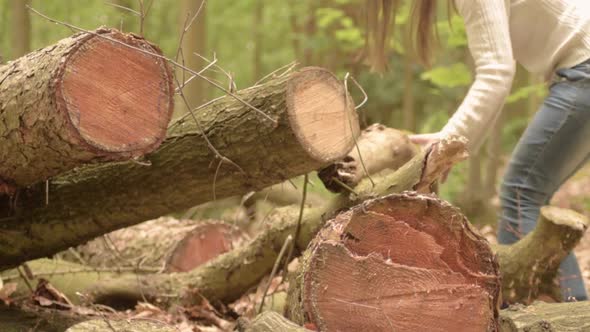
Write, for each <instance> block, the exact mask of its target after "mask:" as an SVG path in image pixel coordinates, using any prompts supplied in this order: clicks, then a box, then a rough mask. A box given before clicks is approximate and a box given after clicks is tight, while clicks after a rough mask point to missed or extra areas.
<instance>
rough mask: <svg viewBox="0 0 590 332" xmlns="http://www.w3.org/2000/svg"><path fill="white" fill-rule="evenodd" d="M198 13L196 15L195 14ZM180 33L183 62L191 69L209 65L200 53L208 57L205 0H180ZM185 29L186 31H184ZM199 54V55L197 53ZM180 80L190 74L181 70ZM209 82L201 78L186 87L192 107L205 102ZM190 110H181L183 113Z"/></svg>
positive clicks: (181, 59)
mask: <svg viewBox="0 0 590 332" xmlns="http://www.w3.org/2000/svg"><path fill="white" fill-rule="evenodd" d="M195 15H196V16H195ZM179 23H180V29H179V31H181V32H180V33H181V34H183V36H182V46H181V52H180V59H179V61H180V62H181V63H184V65H185V66H186V67H188V68H190V69H193V70H196V71H199V70H200V69H202V68H203V67H205V66H206V65H207V62H206V61H205V60H203V59H202V58H201V57H199V55H201V56H204V57H207V4H206V1H205V0H182V1H181V2H180V16H179ZM182 31H184V32H182ZM197 54H198V55H197ZM180 72H181V73H180V75H178V77H179V80H181V81H186V80H188V79H189V78H190V76H191V75H190V74H188V73H187V72H183V71H182V70H180ZM208 91H209V84H208V83H207V82H205V81H204V80H202V79H200V78H198V77H197V78H195V79H193V80H191V81H190V82H189V83H188V84H187V85H186V86H185V88H184V95H185V97H186V99H187V101H188V104H189V106H190V107H193V108H194V107H197V106H199V105H202V104H204V103H205V102H206V101H207V99H208V97H209V93H208ZM186 111H188V110H184V111H179V109H178V108H177V110H176V112H177V114H182V113H184V112H186Z"/></svg>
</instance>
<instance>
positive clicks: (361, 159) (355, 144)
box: [344, 73, 375, 187]
mask: <svg viewBox="0 0 590 332" xmlns="http://www.w3.org/2000/svg"><path fill="white" fill-rule="evenodd" d="M349 76H350V73H346V75H345V76H344V93H345V96H344V105H345V106H344V107H345V108H348V97H349V94H348V78H349ZM348 124H349V126H350V131H351V132H352V131H353V129H352V128H353V127H352V121H350V118H348ZM352 139H353V140H354V146H355V148H356V152H357V153H358V154H359V160H360V161H361V166H363V171H365V175H366V176H367V178H368V179H369V181H370V182H371V186H373V187H375V181H373V178H371V175H370V174H369V171H368V170H367V166H365V161H364V160H363V156H362V155H361V149H360V148H359V144H358V141H357V139H356V137H355V136H354V133H353V132H352Z"/></svg>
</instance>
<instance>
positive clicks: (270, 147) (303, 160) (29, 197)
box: [0, 68, 359, 270]
mask: <svg viewBox="0 0 590 332" xmlns="http://www.w3.org/2000/svg"><path fill="white" fill-rule="evenodd" d="M238 96H239V97H240V98H241V99H242V100H244V101H247V102H248V103H249V104H250V105H252V106H254V107H257V108H258V109H259V110H260V111H263V112H265V114H266V116H263V115H261V114H260V113H258V112H256V111H254V110H253V109H252V108H251V107H250V106H247V105H246V104H244V103H243V102H242V101H240V100H237V99H236V98H234V97H233V96H226V97H223V98H220V99H218V100H216V101H214V102H212V103H210V104H209V105H208V106H205V107H203V108H201V109H199V110H197V111H195V112H194V117H192V116H188V117H187V118H186V119H184V120H181V121H179V122H177V123H176V124H175V125H174V126H173V128H172V129H171V130H170V131H169V134H168V137H167V138H166V139H165V140H164V142H163V143H162V145H161V146H160V147H159V148H158V149H157V150H156V151H154V152H153V153H151V154H148V155H146V156H145V160H144V162H143V163H137V162H131V161H128V162H120V163H107V164H101V165H90V166H86V167H82V168H79V169H76V170H73V171H71V172H69V173H67V174H64V175H62V176H59V177H56V178H53V179H51V180H50V181H49V183H48V192H49V195H48V197H49V205H47V206H46V204H45V202H46V199H47V195H46V189H47V188H46V187H45V186H44V185H41V184H39V185H36V186H34V187H33V188H31V189H28V190H23V191H22V192H19V195H18V200H16V201H13V202H9V200H8V199H5V200H4V202H0V221H1V229H2V231H0V270H2V269H6V268H10V267H13V266H16V265H18V264H20V263H22V262H25V261H27V260H31V259H35V258H39V257H44V256H48V255H52V254H55V253H57V252H60V251H62V250H65V249H67V248H68V247H70V246H76V245H79V244H82V243H85V242H86V241H88V240H90V239H92V238H95V237H97V236H99V235H102V234H106V233H108V232H111V231H114V230H116V229H120V228H124V227H127V226H131V225H134V224H137V223H140V222H143V221H145V220H151V219H155V218H158V217H160V216H162V215H165V214H169V213H171V212H176V211H180V210H185V209H188V208H190V207H193V206H195V205H198V204H200V203H204V202H207V201H211V200H214V199H215V198H224V197H229V196H233V195H241V194H245V193H247V192H250V191H252V190H257V189H262V188H265V187H267V186H270V185H272V184H275V183H279V182H283V181H285V180H286V179H288V178H291V177H294V176H297V175H301V174H304V173H307V172H311V171H313V170H315V169H318V168H320V167H322V166H324V165H327V164H329V163H330V162H332V161H333V160H335V159H337V158H340V157H342V156H343V155H345V154H346V153H347V151H349V150H350V148H351V147H352V145H353V144H354V137H355V136H356V135H357V133H358V131H359V130H358V126H357V123H358V121H357V115H356V112H355V110H354V105H353V103H352V100H347V99H346V98H347V96H348V95H347V93H345V91H344V87H343V85H342V84H341V83H340V82H339V81H338V80H337V79H336V78H335V77H334V76H333V75H332V74H331V73H330V72H328V71H326V70H324V69H321V68H304V69H301V70H299V71H297V72H295V73H292V74H289V75H286V76H282V77H277V78H274V79H272V80H270V81H268V82H267V83H266V84H264V85H259V86H256V87H253V88H249V89H246V90H243V91H241V92H239V93H238ZM268 117H270V118H272V119H274V120H273V121H271V120H269V119H268ZM203 135H206V137H207V140H205V139H204V137H203ZM208 142H209V143H210V145H209V144H208ZM213 148H215V150H214V149H213ZM1 200H2V199H1V198H0V201H1ZM2 203H4V204H2ZM48 234H51V236H48Z"/></svg>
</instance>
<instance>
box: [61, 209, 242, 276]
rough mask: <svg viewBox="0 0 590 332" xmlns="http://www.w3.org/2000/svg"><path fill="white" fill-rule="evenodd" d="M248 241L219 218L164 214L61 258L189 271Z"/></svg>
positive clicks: (105, 265) (64, 254)
mask: <svg viewBox="0 0 590 332" xmlns="http://www.w3.org/2000/svg"><path fill="white" fill-rule="evenodd" d="M248 240H249V237H248V236H247V235H246V233H245V232H244V231H242V230H241V229H240V228H238V227H237V226H234V225H231V224H229V223H226V222H224V221H220V220H187V219H174V218H170V217H162V218H159V219H154V220H150V221H146V222H144V223H141V224H139V225H135V226H132V227H127V228H123V229H120V230H117V231H114V232H111V233H109V234H107V236H106V238H103V237H100V238H97V239H94V240H92V241H90V242H88V243H86V244H84V245H82V246H79V247H77V248H76V252H77V255H72V252H71V251H65V252H63V253H61V254H60V258H62V259H64V260H68V261H73V262H78V261H79V260H80V259H82V260H83V261H84V262H86V264H88V265H90V266H92V267H96V268H104V267H113V266H117V267H128V268H132V267H137V266H141V267H142V268H146V269H156V270H161V269H162V268H163V267H164V270H166V271H175V272H179V271H190V270H192V269H193V268H195V267H197V266H199V265H201V264H203V263H205V262H206V261H208V260H209V259H212V258H214V257H217V256H219V255H221V254H223V253H225V252H228V251H230V250H232V249H234V248H237V247H239V246H241V245H242V244H244V243H245V242H246V241H248Z"/></svg>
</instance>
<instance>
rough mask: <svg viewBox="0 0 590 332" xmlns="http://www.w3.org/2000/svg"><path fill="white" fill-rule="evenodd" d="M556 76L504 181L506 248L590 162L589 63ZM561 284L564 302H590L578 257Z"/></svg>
mask: <svg viewBox="0 0 590 332" xmlns="http://www.w3.org/2000/svg"><path fill="white" fill-rule="evenodd" d="M557 76H558V77H559V78H560V80H559V81H558V82H557V83H554V84H553V85H552V86H551V88H550V92H549V96H548V97H547V99H546V100H545V102H544V103H543V106H542V107H541V109H540V110H539V111H538V112H537V114H536V115H535V117H534V119H533V120H532V122H531V123H530V124H529V126H528V127H527V129H526V131H525V132H524V134H523V136H522V137H521V139H520V141H519V142H518V145H517V146H516V149H515V150H514V153H513V155H512V158H511V160H510V163H509V165H508V169H507V172H506V174H505V175H504V181H503V183H502V187H501V190H500V201H501V204H502V209H501V213H500V225H499V229H498V242H500V243H502V244H511V243H514V242H516V241H518V240H519V239H520V238H521V237H522V236H524V235H525V234H527V233H529V232H530V231H531V230H533V228H534V227H535V223H536V222H537V217H538V216H539V210H540V208H541V206H543V205H546V204H548V203H549V201H550V200H551V197H552V196H553V194H554V193H555V191H556V190H557V189H559V187H560V186H561V185H562V184H563V183H564V182H565V181H566V180H567V179H568V178H569V177H571V176H572V175H573V174H574V173H575V172H576V171H577V170H578V169H579V168H581V167H582V166H583V165H584V164H585V163H586V162H587V161H588V160H589V159H590V61H586V62H585V63H582V64H580V65H577V66H575V67H573V68H568V69H560V70H558V71H557ZM589 190H590V188H589ZM559 280H560V286H561V292H562V295H563V297H564V300H565V301H573V300H577V301H580V300H586V299H587V295H586V289H585V287H584V281H583V279H582V275H581V273H580V267H579V266H578V262H577V260H576V257H575V256H574V254H573V253H570V254H569V256H567V258H566V259H565V260H564V261H563V262H562V263H561V266H560V269H559Z"/></svg>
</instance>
